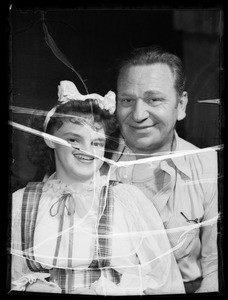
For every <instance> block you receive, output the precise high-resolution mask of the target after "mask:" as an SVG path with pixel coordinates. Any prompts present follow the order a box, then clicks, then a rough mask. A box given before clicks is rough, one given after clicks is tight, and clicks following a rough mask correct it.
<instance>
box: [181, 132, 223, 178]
mask: <svg viewBox="0 0 228 300" xmlns="http://www.w3.org/2000/svg"><path fill="white" fill-rule="evenodd" d="M178 142H179V145H178V146H179V147H178V150H180V151H181V150H197V149H198V150H199V152H196V153H195V152H194V153H193V154H191V155H187V156H186V162H188V163H189V164H190V165H191V166H192V167H193V166H195V167H196V168H197V169H198V171H199V170H200V169H202V172H203V173H208V171H209V170H210V171H212V170H215V171H216V170H217V163H218V159H217V151H216V150H214V149H213V148H212V147H205V148H203V149H202V148H199V147H197V146H195V145H193V144H192V143H190V142H188V141H186V140H184V139H182V138H180V137H178Z"/></svg>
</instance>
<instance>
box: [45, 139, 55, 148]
mask: <svg viewBox="0 0 228 300" xmlns="http://www.w3.org/2000/svg"><path fill="white" fill-rule="evenodd" d="M44 141H45V143H46V145H47V146H48V147H49V148H51V149H55V143H53V142H52V141H51V140H49V139H47V138H44Z"/></svg>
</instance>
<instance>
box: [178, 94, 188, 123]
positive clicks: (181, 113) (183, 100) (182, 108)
mask: <svg viewBox="0 0 228 300" xmlns="http://www.w3.org/2000/svg"><path fill="white" fill-rule="evenodd" d="M187 104H188V93H187V92H183V94H182V96H181V97H180V99H179V103H178V106H177V121H181V120H183V119H184V118H185V116H186V107H187Z"/></svg>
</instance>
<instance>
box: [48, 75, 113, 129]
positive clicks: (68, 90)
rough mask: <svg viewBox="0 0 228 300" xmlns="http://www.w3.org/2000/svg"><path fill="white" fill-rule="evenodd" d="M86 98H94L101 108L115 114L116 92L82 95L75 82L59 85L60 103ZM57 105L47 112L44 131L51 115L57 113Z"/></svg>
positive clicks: (62, 82)
mask: <svg viewBox="0 0 228 300" xmlns="http://www.w3.org/2000/svg"><path fill="white" fill-rule="evenodd" d="M86 99H94V100H96V101H97V104H98V105H99V106H100V108H101V109H106V110H108V111H109V113H110V114H113V113H114V112H115V110H116V94H115V93H114V92H112V91H109V92H108V93H107V94H106V95H105V96H104V97H102V96H101V95H99V94H95V93H94V94H88V95H82V94H80V93H79V91H78V89H77V88H76V86H75V84H74V83H73V82H71V81H68V80H62V81H60V85H59V86H58V104H64V103H67V102H68V101H70V100H78V101H85V100H86ZM56 108H57V106H54V107H53V108H52V109H51V110H50V111H49V112H48V114H47V116H46V118H45V121H44V125H43V127H44V131H46V129H47V125H48V122H49V121H50V118H51V116H52V115H53V114H54V113H55V110H56Z"/></svg>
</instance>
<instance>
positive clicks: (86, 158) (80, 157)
mask: <svg viewBox="0 0 228 300" xmlns="http://www.w3.org/2000/svg"><path fill="white" fill-rule="evenodd" d="M76 157H78V158H79V159H84V160H92V159H93V157H86V156H81V155H76Z"/></svg>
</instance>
